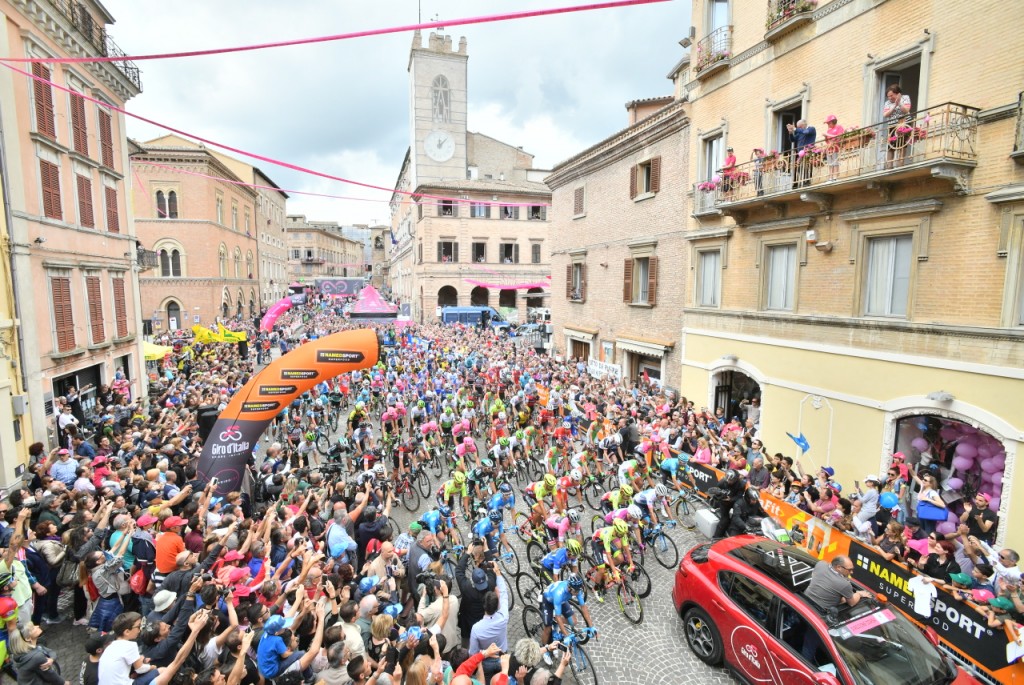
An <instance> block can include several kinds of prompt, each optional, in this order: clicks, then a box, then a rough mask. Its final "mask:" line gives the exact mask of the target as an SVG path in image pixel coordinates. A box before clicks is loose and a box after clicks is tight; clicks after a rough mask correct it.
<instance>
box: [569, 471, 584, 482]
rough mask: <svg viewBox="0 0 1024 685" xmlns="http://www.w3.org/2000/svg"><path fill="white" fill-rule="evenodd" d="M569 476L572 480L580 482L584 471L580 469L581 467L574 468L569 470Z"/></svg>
mask: <svg viewBox="0 0 1024 685" xmlns="http://www.w3.org/2000/svg"><path fill="white" fill-rule="evenodd" d="M569 478H571V479H572V482H574V483H579V482H580V481H581V480H583V472H582V471H580V470H579V469H573V470H572V471H570V472H569Z"/></svg>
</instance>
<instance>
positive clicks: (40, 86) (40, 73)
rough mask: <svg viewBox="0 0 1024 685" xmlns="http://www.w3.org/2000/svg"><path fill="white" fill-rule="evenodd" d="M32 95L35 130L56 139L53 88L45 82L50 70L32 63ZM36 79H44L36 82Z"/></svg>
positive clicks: (42, 65)
mask: <svg viewBox="0 0 1024 685" xmlns="http://www.w3.org/2000/svg"><path fill="white" fill-rule="evenodd" d="M32 75H33V76H35V77H36V78H35V79H32V95H33V97H34V99H35V110H36V130H37V131H38V132H39V133H42V134H43V135H44V136H47V137H49V138H53V139H54V140H56V139H57V129H56V126H55V124H54V118H53V88H51V87H50V84H49V83H46V82H45V81H49V80H50V69H49V68H48V67H47V66H46V65H44V64H41V63H39V62H33V63H32ZM36 79H44V80H43V81H38V80H36Z"/></svg>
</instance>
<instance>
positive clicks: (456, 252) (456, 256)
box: [452, 243, 459, 262]
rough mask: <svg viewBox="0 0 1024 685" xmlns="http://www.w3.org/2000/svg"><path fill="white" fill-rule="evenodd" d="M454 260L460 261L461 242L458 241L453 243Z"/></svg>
mask: <svg viewBox="0 0 1024 685" xmlns="http://www.w3.org/2000/svg"><path fill="white" fill-rule="evenodd" d="M452 261H453V262H457V261H459V244H458V243H452Z"/></svg>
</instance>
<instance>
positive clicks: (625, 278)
mask: <svg viewBox="0 0 1024 685" xmlns="http://www.w3.org/2000/svg"><path fill="white" fill-rule="evenodd" d="M622 301H623V302H632V301H633V260H632V259H627V260H626V261H625V263H624V264H623V265H622Z"/></svg>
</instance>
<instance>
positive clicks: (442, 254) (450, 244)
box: [437, 240, 459, 263]
mask: <svg viewBox="0 0 1024 685" xmlns="http://www.w3.org/2000/svg"><path fill="white" fill-rule="evenodd" d="M437 261H439V262H444V263H448V262H457V261H459V244H458V243H457V242H455V241H454V240H441V241H438V243H437Z"/></svg>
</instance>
